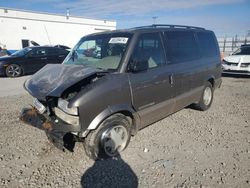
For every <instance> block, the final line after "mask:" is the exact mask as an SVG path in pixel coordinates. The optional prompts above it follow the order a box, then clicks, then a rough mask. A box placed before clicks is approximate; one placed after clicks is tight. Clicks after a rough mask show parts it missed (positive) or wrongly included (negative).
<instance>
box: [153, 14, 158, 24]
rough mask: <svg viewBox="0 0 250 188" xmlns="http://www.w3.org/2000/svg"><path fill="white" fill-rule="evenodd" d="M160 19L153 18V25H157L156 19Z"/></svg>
mask: <svg viewBox="0 0 250 188" xmlns="http://www.w3.org/2000/svg"><path fill="white" fill-rule="evenodd" d="M157 18H158V16H153V17H152V19H153V24H154V25H155V24H156V19H157Z"/></svg>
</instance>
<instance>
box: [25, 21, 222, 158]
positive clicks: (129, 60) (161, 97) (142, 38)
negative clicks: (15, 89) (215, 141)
mask: <svg viewBox="0 0 250 188" xmlns="http://www.w3.org/2000/svg"><path fill="white" fill-rule="evenodd" d="M96 45H98V48H96ZM88 49H98V51H99V55H98V57H97V56H96V54H95V53H91V54H92V56H89V55H90V53H89V54H88V55H86V53H84V51H88ZM220 84H221V60H220V52H219V47H218V43H217V40H216V37H215V35H214V33H213V32H212V31H209V30H205V29H203V28H199V27H191V26H175V25H153V26H145V27H139V28H132V29H127V30H121V31H120V30H117V31H107V32H103V33H98V34H92V35H88V36H85V37H83V38H82V39H81V40H80V41H79V42H78V44H77V45H76V46H75V48H74V49H73V50H72V51H71V53H70V54H69V55H68V56H67V57H66V59H65V60H64V62H63V64H60V65H47V66H45V67H44V68H43V69H42V70H40V71H39V72H37V73H36V74H34V75H33V76H32V77H31V78H29V79H28V80H27V81H26V82H25V84H24V87H25V89H26V90H27V91H28V92H29V93H30V94H31V95H32V96H33V97H34V98H35V102H34V106H35V108H33V109H29V108H24V109H23V110H22V113H21V120H23V121H24V122H26V123H28V124H32V125H34V126H36V127H39V128H41V129H43V130H46V132H47V133H49V134H51V135H56V136H54V137H53V139H52V140H54V141H55V139H54V138H65V137H64V136H65V135H67V138H69V137H68V135H69V134H70V135H72V137H73V135H74V140H76V139H77V140H78V141H82V142H84V147H85V150H86V154H87V155H88V156H89V157H91V158H93V159H97V158H106V157H113V156H116V155H117V154H118V152H121V151H123V150H124V149H125V148H126V147H127V145H128V143H129V141H130V137H131V135H135V134H136V133H137V131H138V130H140V129H142V128H144V127H146V126H148V125H150V124H152V123H154V122H156V121H159V120H160V119H162V118H165V117H166V116H168V115H170V114H172V113H175V112H177V111H179V110H181V109H183V108H184V107H186V106H189V105H190V104H194V105H195V107H196V108H197V109H199V110H203V111H204V110H207V109H208V108H209V107H210V106H211V104H212V101H213V93H214V90H215V89H216V88H217V87H219V86H220ZM204 115H205V114H204ZM32 118H33V119H32ZM34 122H35V123H34ZM63 140H64V141H65V140H66V139H63ZM67 145H68V144H65V142H64V146H67Z"/></svg>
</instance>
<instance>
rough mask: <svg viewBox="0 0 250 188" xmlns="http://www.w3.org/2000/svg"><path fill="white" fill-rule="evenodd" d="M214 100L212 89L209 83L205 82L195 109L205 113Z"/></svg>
mask: <svg viewBox="0 0 250 188" xmlns="http://www.w3.org/2000/svg"><path fill="white" fill-rule="evenodd" d="M213 98H214V89H213V86H212V84H211V83H210V82H206V84H205V86H204V89H203V91H202V95H201V98H200V101H199V102H198V104H196V105H195V108H196V109H198V110H201V111H205V110H207V109H209V108H210V106H211V104H212V102H213Z"/></svg>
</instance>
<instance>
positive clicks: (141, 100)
mask: <svg viewBox="0 0 250 188" xmlns="http://www.w3.org/2000/svg"><path fill="white" fill-rule="evenodd" d="M128 71H129V72H130V73H129V79H130V84H131V89H132V103H133V107H134V108H135V109H136V111H138V113H139V115H140V117H141V128H142V127H144V126H147V125H149V124H151V123H153V122H155V121H157V120H159V119H161V118H164V117H165V116H166V115H168V114H170V113H171V112H172V110H173V105H174V101H173V95H174V93H173V92H174V89H173V85H172V81H171V76H172V71H171V70H170V69H168V68H167V65H166V58H165V53H164V48H163V45H162V37H161V35H160V33H159V32H154V33H145V34H141V35H140V36H139V37H138V41H137V44H136V45H135V47H134V51H133V54H132V55H131V58H130V61H129V65H128Z"/></svg>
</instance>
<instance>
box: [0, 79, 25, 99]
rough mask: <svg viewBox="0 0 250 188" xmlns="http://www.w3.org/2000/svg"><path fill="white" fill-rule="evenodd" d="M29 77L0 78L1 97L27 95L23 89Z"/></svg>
mask: <svg viewBox="0 0 250 188" xmlns="http://www.w3.org/2000/svg"><path fill="white" fill-rule="evenodd" d="M29 77H30V76H22V77H20V78H6V77H0V97H5V96H12V95H20V94H24V93H26V91H25V90H24V88H23V83H24V81H25V80H26V79H27V78H29Z"/></svg>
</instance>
